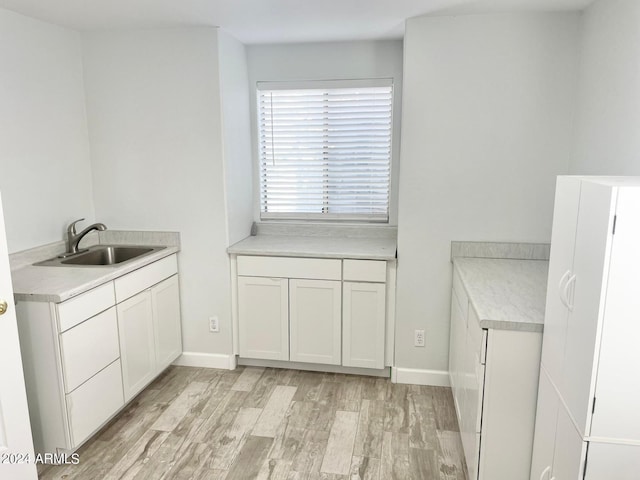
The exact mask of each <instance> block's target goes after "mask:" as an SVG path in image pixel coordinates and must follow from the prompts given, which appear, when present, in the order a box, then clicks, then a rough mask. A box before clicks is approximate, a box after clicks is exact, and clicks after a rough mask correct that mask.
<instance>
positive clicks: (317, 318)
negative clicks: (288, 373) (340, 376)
mask: <svg viewBox="0 0 640 480" xmlns="http://www.w3.org/2000/svg"><path fill="white" fill-rule="evenodd" d="M340 287H341V282H338V281H333V280H299V279H291V280H289V301H290V305H289V308H290V315H289V318H290V333H291V339H290V347H291V360H292V361H294V362H310V363H325V364H330V365H340V356H341V344H342V341H341V330H342V328H341V323H342V322H341V313H342V312H341V310H342V308H341V296H342V295H341V288H340Z"/></svg>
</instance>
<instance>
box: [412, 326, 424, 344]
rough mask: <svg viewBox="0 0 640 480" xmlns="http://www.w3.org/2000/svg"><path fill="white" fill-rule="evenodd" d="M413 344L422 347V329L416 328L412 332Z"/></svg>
mask: <svg viewBox="0 0 640 480" xmlns="http://www.w3.org/2000/svg"><path fill="white" fill-rule="evenodd" d="M413 345H414V346H416V347H424V330H416V331H415V332H414V336H413Z"/></svg>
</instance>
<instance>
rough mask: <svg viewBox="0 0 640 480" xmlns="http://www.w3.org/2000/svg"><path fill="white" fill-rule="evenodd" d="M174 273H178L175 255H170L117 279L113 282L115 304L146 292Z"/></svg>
mask: <svg viewBox="0 0 640 480" xmlns="http://www.w3.org/2000/svg"><path fill="white" fill-rule="evenodd" d="M176 273H178V261H177V259H176V255H170V256H168V257H165V258H163V259H162V260H158V261H157V262H154V263H152V264H150V265H147V266H145V267H142V268H140V269H138V270H135V271H134V272H131V273H129V274H127V275H124V276H122V277H120V278H117V279H116V280H114V282H113V283H114V286H115V291H116V302H117V303H120V302H122V301H123V300H126V299H127V298H130V297H133V296H134V295H135V294H136V293H139V292H141V291H143V290H146V289H147V288H149V287H152V286H153V285H155V284H156V283H159V282H161V281H162V280H164V279H165V278H169V277H170V276H172V275H175V274H176Z"/></svg>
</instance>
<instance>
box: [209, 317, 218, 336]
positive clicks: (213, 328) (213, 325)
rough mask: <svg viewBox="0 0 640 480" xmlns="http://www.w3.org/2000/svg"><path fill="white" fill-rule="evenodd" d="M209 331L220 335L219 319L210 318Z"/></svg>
mask: <svg viewBox="0 0 640 480" xmlns="http://www.w3.org/2000/svg"><path fill="white" fill-rule="evenodd" d="M209 331H210V332H214V333H218V332H219V331H220V322H219V321H218V317H209Z"/></svg>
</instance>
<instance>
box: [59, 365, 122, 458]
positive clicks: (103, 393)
mask: <svg viewBox="0 0 640 480" xmlns="http://www.w3.org/2000/svg"><path fill="white" fill-rule="evenodd" d="M123 405H124V398H123V396H122V372H121V371H120V360H116V361H115V362H113V363H112V364H111V365H109V366H108V367H107V368H105V369H104V370H102V371H101V372H99V373H98V374H97V375H95V376H94V377H92V378H91V379H89V380H88V381H87V382H85V383H84V384H83V385H81V386H80V387H78V388H77V389H76V390H75V391H74V392H73V393H70V394H69V395H67V412H68V414H69V428H70V431H71V445H72V448H76V447H78V446H79V445H80V444H81V443H82V442H84V441H85V440H86V439H87V438H88V437H89V436H90V435H91V434H92V433H94V432H95V431H96V430H97V429H98V428H100V426H101V425H102V424H104V423H105V422H106V421H107V420H108V419H109V418H110V417H111V416H112V415H113V414H114V413H116V412H117V411H118V410H119V409H120V408H121V407H122V406H123Z"/></svg>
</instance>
